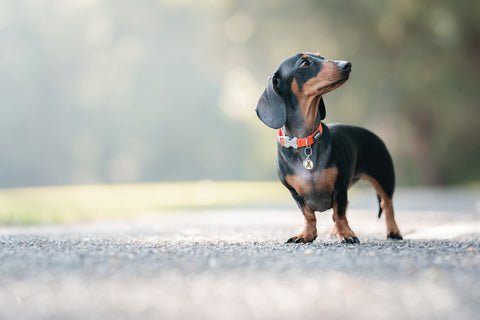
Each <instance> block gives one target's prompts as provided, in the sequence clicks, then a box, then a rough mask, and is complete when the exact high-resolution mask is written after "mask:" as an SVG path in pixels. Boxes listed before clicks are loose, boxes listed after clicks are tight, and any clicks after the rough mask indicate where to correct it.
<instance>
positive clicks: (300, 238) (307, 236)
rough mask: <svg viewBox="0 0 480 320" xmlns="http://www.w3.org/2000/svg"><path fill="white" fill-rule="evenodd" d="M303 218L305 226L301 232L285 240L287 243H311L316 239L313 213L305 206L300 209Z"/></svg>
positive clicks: (315, 223) (315, 224)
mask: <svg viewBox="0 0 480 320" xmlns="http://www.w3.org/2000/svg"><path fill="white" fill-rule="evenodd" d="M302 212H303V217H304V218H305V226H304V227H303V231H302V232H301V233H300V234H298V235H296V236H293V237H291V238H290V239H288V240H287V242H302V243H307V242H312V241H313V240H315V239H316V238H317V218H316V217H315V211H313V210H312V209H310V208H309V207H307V206H304V207H303V208H302Z"/></svg>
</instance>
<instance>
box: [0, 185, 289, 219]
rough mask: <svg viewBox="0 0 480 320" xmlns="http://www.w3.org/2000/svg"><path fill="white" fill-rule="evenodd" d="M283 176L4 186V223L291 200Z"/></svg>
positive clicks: (0, 198) (0, 209)
mask: <svg viewBox="0 0 480 320" xmlns="http://www.w3.org/2000/svg"><path fill="white" fill-rule="evenodd" d="M289 200H290V197H289V196H288V191H287V190H286V189H285V188H284V187H283V186H282V185H281V184H280V183H278V182H213V181H209V180H205V181H198V182H179V183H149V184H125V185H86V186H62V187H41V188H21V189H3V190H2V189H0V224H3V225H29V224H50V223H72V222H79V221H86V220H92V219H108V218H116V217H126V216H135V215H141V214H145V213H153V212H165V211H172V210H187V209H201V208H226V207H245V206H262V205H265V206H266V205H272V204H274V205H283V204H290V201H289Z"/></svg>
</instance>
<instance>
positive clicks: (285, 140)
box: [278, 122, 323, 149]
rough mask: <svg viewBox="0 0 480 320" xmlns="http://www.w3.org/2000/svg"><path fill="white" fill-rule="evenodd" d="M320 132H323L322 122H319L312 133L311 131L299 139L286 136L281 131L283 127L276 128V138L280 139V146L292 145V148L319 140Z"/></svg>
mask: <svg viewBox="0 0 480 320" xmlns="http://www.w3.org/2000/svg"><path fill="white" fill-rule="evenodd" d="M322 133H323V127H322V123H321V122H320V125H319V126H318V128H317V130H315V132H314V133H312V134H311V135H309V136H308V137H305V138H301V139H299V138H296V137H293V138H291V137H288V136H287V135H285V133H284V132H283V129H282V128H280V129H278V139H279V140H280V143H281V144H282V146H284V147H285V148H290V147H292V148H294V149H297V148H301V147H307V146H311V145H312V144H314V143H315V142H317V141H318V140H320V137H321V136H322Z"/></svg>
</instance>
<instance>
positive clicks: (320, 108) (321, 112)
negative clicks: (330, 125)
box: [318, 97, 327, 120]
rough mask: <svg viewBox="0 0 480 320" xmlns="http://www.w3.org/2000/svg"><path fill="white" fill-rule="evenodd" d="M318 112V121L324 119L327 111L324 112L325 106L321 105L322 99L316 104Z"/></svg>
mask: <svg viewBox="0 0 480 320" xmlns="http://www.w3.org/2000/svg"><path fill="white" fill-rule="evenodd" d="M318 112H320V120H323V119H325V117H326V116H327V111H326V110H325V104H324V103H323V97H321V98H320V102H319V103H318Z"/></svg>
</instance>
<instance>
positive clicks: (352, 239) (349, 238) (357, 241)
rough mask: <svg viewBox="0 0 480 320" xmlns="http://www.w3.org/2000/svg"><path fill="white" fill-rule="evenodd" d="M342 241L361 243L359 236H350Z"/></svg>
mask: <svg viewBox="0 0 480 320" xmlns="http://www.w3.org/2000/svg"><path fill="white" fill-rule="evenodd" d="M342 243H351V244H354V243H360V240H358V238H357V237H348V238H343V240H342Z"/></svg>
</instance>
